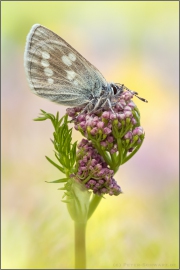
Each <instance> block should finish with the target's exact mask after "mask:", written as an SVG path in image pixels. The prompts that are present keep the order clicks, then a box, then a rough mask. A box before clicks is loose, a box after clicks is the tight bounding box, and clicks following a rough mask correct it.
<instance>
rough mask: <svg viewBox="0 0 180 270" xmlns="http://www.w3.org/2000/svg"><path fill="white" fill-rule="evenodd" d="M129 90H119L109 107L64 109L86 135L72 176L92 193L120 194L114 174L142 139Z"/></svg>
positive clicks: (136, 112) (141, 131) (132, 153)
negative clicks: (96, 109)
mask: <svg viewBox="0 0 180 270" xmlns="http://www.w3.org/2000/svg"><path fill="white" fill-rule="evenodd" d="M132 98H133V94H132V92H130V91H128V90H125V91H124V92H122V93H121V95H120V96H119V98H118V100H117V101H116V104H115V105H114V106H113V110H112V109H111V108H106V107H102V109H101V110H98V111H95V112H92V113H86V112H85V111H84V110H83V108H82V107H75V108H73V109H72V108H68V109H67V114H68V116H69V117H71V118H72V120H71V121H73V122H74V127H75V129H76V130H78V131H80V132H81V134H82V135H83V136H84V137H85V138H86V139H84V140H82V141H81V143H80V144H79V146H78V147H79V151H78V161H77V163H78V171H77V174H76V177H77V178H79V179H80V180H81V181H83V182H84V184H85V186H86V188H87V189H92V190H93V192H94V193H95V194H99V195H100V194H106V193H108V194H109V195H118V194H120V193H121V189H120V187H119V186H118V185H117V183H116V181H115V179H114V178H113V176H114V174H115V173H116V172H117V171H118V169H119V167H120V165H122V164H124V163H125V162H126V161H127V160H129V159H130V158H131V157H132V156H133V155H134V154H135V153H136V152H137V151H138V150H139V148H140V146H141V144H142V142H143V140H144V136H145V133H144V130H143V128H142V127H141V126H140V113H139V110H138V108H137V106H136V105H135V103H134V102H133V101H132ZM142 100H143V99H142Z"/></svg>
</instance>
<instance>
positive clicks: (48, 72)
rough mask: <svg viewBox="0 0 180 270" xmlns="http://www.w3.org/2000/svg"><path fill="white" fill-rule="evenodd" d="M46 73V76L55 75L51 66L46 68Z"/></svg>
mask: <svg viewBox="0 0 180 270" xmlns="http://www.w3.org/2000/svg"><path fill="white" fill-rule="evenodd" d="M44 73H45V75H46V76H52V75H53V71H52V69H50V68H45V69H44Z"/></svg>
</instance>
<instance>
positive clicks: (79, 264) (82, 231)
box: [74, 222, 86, 269]
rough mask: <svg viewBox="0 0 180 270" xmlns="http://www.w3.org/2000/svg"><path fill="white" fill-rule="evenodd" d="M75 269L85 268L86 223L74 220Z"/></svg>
mask: <svg viewBox="0 0 180 270" xmlns="http://www.w3.org/2000/svg"><path fill="white" fill-rule="evenodd" d="M74 225H75V269H86V223H79V222H75V223H74Z"/></svg>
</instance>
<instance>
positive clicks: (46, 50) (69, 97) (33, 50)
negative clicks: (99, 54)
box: [25, 24, 107, 106]
mask: <svg viewBox="0 0 180 270" xmlns="http://www.w3.org/2000/svg"><path fill="white" fill-rule="evenodd" d="M25 69H26V73H27V77H28V81H29V85H30V87H31V90H32V91H33V92H34V93H35V94H37V95H39V96H42V97H45V98H48V99H50V100H52V101H55V102H58V103H60V104H63V105H69V106H78V105H83V104H86V103H88V102H89V101H90V99H91V98H92V95H93V96H98V95H99V94H100V92H101V90H102V86H106V85H107V82H106V80H105V79H104V77H103V76H102V74H101V73H100V72H99V71H98V70H97V69H96V68H95V67H94V66H93V65H92V64H90V63H89V62H88V61H87V60H86V59H85V58H84V57H83V56H82V55H80V54H79V53H78V52H77V51H76V50H75V49H73V48H72V47H71V46H70V45H69V44H68V43H67V42H66V41H65V40H63V39H62V38H61V37H59V36H58V35H56V34H55V33H53V32H52V31H50V30H49V29H47V28H45V27H43V26H41V25H37V24H36V25H34V26H33V27H32V29H31V31H30V33H29V35H28V37H27V44H26V50H25Z"/></svg>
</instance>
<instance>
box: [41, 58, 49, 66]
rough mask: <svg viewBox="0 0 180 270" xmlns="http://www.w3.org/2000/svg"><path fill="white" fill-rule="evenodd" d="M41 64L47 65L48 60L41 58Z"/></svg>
mask: <svg viewBox="0 0 180 270" xmlns="http://www.w3.org/2000/svg"><path fill="white" fill-rule="evenodd" d="M41 65H42V66H43V67H48V66H49V62H48V61H47V60H44V59H42V60H41Z"/></svg>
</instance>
